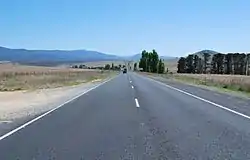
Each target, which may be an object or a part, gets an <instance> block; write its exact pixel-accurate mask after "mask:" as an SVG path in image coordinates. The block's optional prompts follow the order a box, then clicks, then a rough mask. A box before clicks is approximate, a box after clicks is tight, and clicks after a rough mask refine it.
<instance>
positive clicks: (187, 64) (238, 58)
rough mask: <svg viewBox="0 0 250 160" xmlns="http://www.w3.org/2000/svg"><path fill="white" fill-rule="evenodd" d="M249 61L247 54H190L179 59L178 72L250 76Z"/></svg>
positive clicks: (249, 56) (249, 55)
mask: <svg viewBox="0 0 250 160" xmlns="http://www.w3.org/2000/svg"><path fill="white" fill-rule="evenodd" d="M249 61H250V54H245V53H228V54H222V53H218V54H213V55H210V54H209V53H203V54H202V55H201V56H198V55H195V54H190V55H188V56H187V57H185V58H184V57H181V58H180V59H179V61H178V71H177V72H178V73H204V74H206V73H211V74H239V75H249V74H250V72H249Z"/></svg>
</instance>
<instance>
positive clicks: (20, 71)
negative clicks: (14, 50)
mask: <svg viewBox="0 0 250 160" xmlns="http://www.w3.org/2000/svg"><path fill="white" fill-rule="evenodd" d="M113 73H114V72H109V71H105V72H103V71H100V70H83V69H71V68H59V67H36V66H22V65H12V64H2V65H0V91H14V90H30V89H42V88H55V87H62V86H68V85H77V84H80V83H84V82H89V81H92V80H95V79H104V78H106V77H108V76H110V75H111V74H113Z"/></svg>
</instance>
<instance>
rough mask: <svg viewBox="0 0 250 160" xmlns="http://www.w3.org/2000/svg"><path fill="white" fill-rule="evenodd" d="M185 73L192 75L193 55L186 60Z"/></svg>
mask: <svg viewBox="0 0 250 160" xmlns="http://www.w3.org/2000/svg"><path fill="white" fill-rule="evenodd" d="M186 71H187V73H194V55H193V54H190V55H188V56H187V58H186Z"/></svg>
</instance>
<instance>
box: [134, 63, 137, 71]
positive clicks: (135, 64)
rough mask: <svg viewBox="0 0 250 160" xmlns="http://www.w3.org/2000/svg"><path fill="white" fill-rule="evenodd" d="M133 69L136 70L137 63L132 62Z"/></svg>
mask: <svg viewBox="0 0 250 160" xmlns="http://www.w3.org/2000/svg"><path fill="white" fill-rule="evenodd" d="M134 70H135V71H136V70H137V63H134Z"/></svg>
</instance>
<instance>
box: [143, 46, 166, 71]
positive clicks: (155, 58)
mask: <svg viewBox="0 0 250 160" xmlns="http://www.w3.org/2000/svg"><path fill="white" fill-rule="evenodd" d="M139 68H142V70H143V72H151V73H164V72H165V65H164V63H163V60H162V59H160V58H159V55H158V53H157V52H156V51H155V50H153V51H152V52H147V51H146V50H144V51H142V53H141V59H140V62H139Z"/></svg>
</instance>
